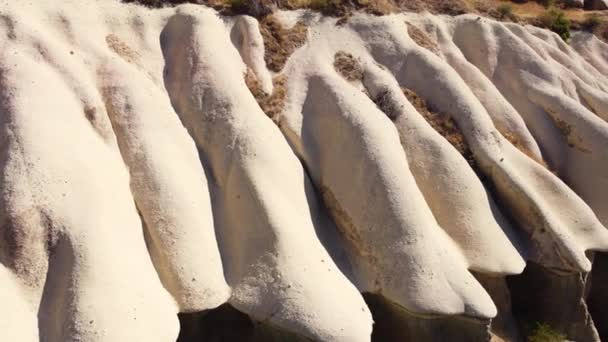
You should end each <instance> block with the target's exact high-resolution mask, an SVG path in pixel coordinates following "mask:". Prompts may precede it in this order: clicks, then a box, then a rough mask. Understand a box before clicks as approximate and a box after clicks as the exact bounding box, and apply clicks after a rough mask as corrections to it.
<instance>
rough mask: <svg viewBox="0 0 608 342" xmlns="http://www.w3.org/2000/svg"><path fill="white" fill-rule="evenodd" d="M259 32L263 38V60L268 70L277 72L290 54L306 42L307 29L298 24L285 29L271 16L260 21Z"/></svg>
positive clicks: (303, 25)
mask: <svg viewBox="0 0 608 342" xmlns="http://www.w3.org/2000/svg"><path fill="white" fill-rule="evenodd" d="M260 32H261V33H262V37H263V38H264V49H265V55H264V60H265V61H266V66H267V67H268V69H270V70H272V71H274V72H279V71H281V69H283V66H285V63H286V62H287V59H288V58H289V56H291V54H292V53H293V52H294V51H295V50H296V49H297V48H299V47H300V46H302V45H304V43H305V42H306V36H307V33H308V27H306V25H305V24H304V23H303V22H298V23H297V24H295V25H294V27H292V28H290V29H286V28H284V27H283V25H281V23H280V22H279V21H278V20H277V19H276V18H275V17H274V16H272V15H269V16H266V17H264V18H263V19H262V20H261V21H260Z"/></svg>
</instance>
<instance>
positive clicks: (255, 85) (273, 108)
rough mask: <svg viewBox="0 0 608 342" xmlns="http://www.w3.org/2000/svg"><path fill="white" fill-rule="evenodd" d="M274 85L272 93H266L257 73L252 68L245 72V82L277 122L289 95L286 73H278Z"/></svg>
mask: <svg viewBox="0 0 608 342" xmlns="http://www.w3.org/2000/svg"><path fill="white" fill-rule="evenodd" d="M272 83H273V85H274V88H273V91H272V94H266V93H265V92H264V91H263V90H262V86H261V84H260V82H259V81H258V78H257V77H256V75H255V73H254V72H253V71H252V70H251V69H249V68H248V69H247V73H246V74H245V84H246V85H247V88H249V91H251V94H252V95H253V97H254V98H255V100H256V101H257V102H258V104H259V105H260V108H262V111H264V113H266V115H267V116H268V117H269V118H270V119H271V120H272V121H273V122H274V123H276V124H278V123H279V117H280V115H281V112H282V111H283V107H284V106H285V98H286V96H287V93H286V90H285V84H286V83H287V78H286V77H285V75H278V76H275V77H274V78H273V79H272Z"/></svg>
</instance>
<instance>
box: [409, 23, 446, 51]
mask: <svg viewBox="0 0 608 342" xmlns="http://www.w3.org/2000/svg"><path fill="white" fill-rule="evenodd" d="M406 25H407V34H408V35H409V36H410V38H412V40H413V41H414V42H415V43H416V44H418V45H420V46H421V47H423V48H425V49H427V50H429V51H431V52H432V53H434V54H436V55H437V56H439V47H438V46H437V44H436V43H435V42H434V41H433V40H432V39H431V38H430V37H429V36H428V35H427V34H426V33H424V32H423V31H422V30H420V29H419V28H417V27H416V26H414V25H412V24H410V23H406Z"/></svg>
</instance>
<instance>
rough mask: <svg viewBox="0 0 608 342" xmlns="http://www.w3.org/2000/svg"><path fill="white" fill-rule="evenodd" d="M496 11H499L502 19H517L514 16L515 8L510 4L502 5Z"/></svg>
mask: <svg viewBox="0 0 608 342" xmlns="http://www.w3.org/2000/svg"><path fill="white" fill-rule="evenodd" d="M496 10H497V11H498V16H499V17H500V18H501V19H510V20H514V19H515V15H514V14H513V7H512V6H511V5H509V4H502V5H500V6H498V8H497V9H496Z"/></svg>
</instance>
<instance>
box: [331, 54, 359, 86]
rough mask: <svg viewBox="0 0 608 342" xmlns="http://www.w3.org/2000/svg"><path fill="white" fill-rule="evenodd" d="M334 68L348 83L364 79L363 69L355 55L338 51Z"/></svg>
mask: <svg viewBox="0 0 608 342" xmlns="http://www.w3.org/2000/svg"><path fill="white" fill-rule="evenodd" d="M334 68H335V69H336V71H337V72H338V73H339V74H340V75H342V77H344V78H345V79H346V80H347V81H349V82H353V81H359V80H361V79H363V68H362V67H361V64H359V61H357V60H356V59H355V58H354V57H353V55H351V54H350V53H346V52H344V51H338V52H336V54H335V55H334Z"/></svg>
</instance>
